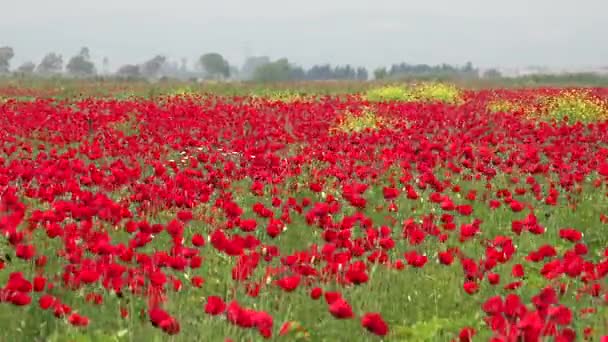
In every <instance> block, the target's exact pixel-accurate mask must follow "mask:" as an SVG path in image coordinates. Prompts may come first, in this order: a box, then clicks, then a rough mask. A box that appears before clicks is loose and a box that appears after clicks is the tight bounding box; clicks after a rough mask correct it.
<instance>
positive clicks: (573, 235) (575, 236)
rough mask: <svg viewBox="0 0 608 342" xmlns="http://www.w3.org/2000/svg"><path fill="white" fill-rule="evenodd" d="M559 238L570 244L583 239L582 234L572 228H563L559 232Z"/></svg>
mask: <svg viewBox="0 0 608 342" xmlns="http://www.w3.org/2000/svg"><path fill="white" fill-rule="evenodd" d="M559 237H560V238H562V239H565V240H568V241H570V242H577V241H580V239H582V238H583V233H581V232H579V231H578V230H576V229H573V228H563V229H560V230H559Z"/></svg>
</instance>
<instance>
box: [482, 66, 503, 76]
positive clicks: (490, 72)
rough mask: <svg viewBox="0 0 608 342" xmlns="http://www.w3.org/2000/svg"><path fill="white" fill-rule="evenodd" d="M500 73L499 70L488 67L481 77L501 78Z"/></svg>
mask: <svg viewBox="0 0 608 342" xmlns="http://www.w3.org/2000/svg"><path fill="white" fill-rule="evenodd" d="M501 77H502V74H501V73H500V71H498V70H497V69H494V68H492V69H488V70H486V71H484V72H483V78H491V79H496V78H501Z"/></svg>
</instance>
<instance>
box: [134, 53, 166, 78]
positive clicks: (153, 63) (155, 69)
mask: <svg viewBox="0 0 608 342" xmlns="http://www.w3.org/2000/svg"><path fill="white" fill-rule="evenodd" d="M166 62H167V57H165V56H161V55H157V56H155V57H154V58H152V59H150V60H148V61H146V62H145V63H144V64H142V66H141V68H140V69H139V72H140V73H141V75H142V76H144V77H152V78H154V77H158V76H159V73H160V71H161V69H162V67H163V64H165V63H166Z"/></svg>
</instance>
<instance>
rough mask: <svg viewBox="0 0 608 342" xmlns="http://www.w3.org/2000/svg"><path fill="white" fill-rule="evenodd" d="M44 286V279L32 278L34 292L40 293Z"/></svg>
mask: <svg viewBox="0 0 608 342" xmlns="http://www.w3.org/2000/svg"><path fill="white" fill-rule="evenodd" d="M45 285H46V279H45V278H44V277H41V276H37V277H34V291H36V292H41V291H42V290H44V286H45Z"/></svg>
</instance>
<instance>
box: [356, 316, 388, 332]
mask: <svg viewBox="0 0 608 342" xmlns="http://www.w3.org/2000/svg"><path fill="white" fill-rule="evenodd" d="M361 325H362V326H363V327H364V328H365V329H367V330H368V331H369V332H371V333H373V334H376V335H378V336H385V335H386V334H387V333H388V325H387V324H386V322H385V321H384V319H382V316H380V314H379V313H376V312H370V313H366V314H365V315H363V317H361Z"/></svg>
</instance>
